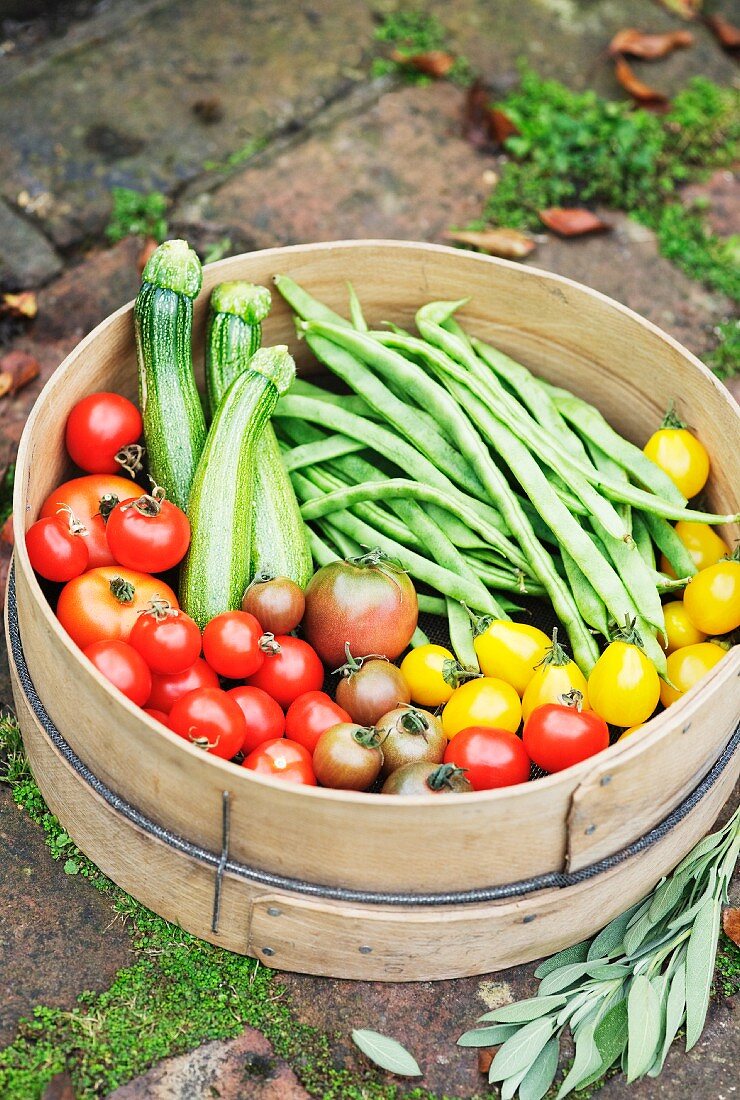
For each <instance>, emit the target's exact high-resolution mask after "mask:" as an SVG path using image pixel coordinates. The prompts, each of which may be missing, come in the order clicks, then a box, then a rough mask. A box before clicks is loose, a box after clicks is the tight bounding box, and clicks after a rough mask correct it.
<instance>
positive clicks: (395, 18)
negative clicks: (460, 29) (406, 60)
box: [371, 8, 473, 87]
mask: <svg viewBox="0 0 740 1100" xmlns="http://www.w3.org/2000/svg"><path fill="white" fill-rule="evenodd" d="M374 37H375V40H376V42H382V43H383V44H384V45H386V46H387V47H388V50H389V52H391V51H393V50H395V51H397V52H398V53H399V54H403V55H405V56H407V57H412V56H413V55H414V54H420V53H429V52H430V51H432V50H442V51H446V52H449V45H448V34H447V31H446V30H445V28H444V26H443V25H442V24H441V23H440V21H439V19H437V17H436V16H435V15H430V14H429V13H428V12H425V11H421V10H419V9H416V8H403V9H401V10H400V11H395V12H389V13H388V14H387V15H385V16H383V17H382V19H381V21H380V23H379V24H378V26H377V27H376V28H375V34H374ZM371 72H372V75H373V76H388V75H392V76H400V77H401V78H402V79H403V80H404V81H406V82H407V83H408V84H422V85H423V84H431V82H432V80H431V77H429V76H426V75H425V74H424V73H420V72H416V71H415V70H414V69H412V68H409V67H408V66H406V65H403V64H401V63H400V62H398V61H394V60H392V59H391V58H390V57H375V58H373V62H372V66H371ZM446 79H447V80H451V81H452V82H453V83H454V84H460V85H461V86H462V87H466V86H467V85H468V84H470V83H471V81H472V80H473V68H472V66H471V64H470V62H469V61H468V59H467V58H466V57H456V58H455V62H454V64H453V66H452V68H451V69H450V71H449V73H448V74H447V77H446Z"/></svg>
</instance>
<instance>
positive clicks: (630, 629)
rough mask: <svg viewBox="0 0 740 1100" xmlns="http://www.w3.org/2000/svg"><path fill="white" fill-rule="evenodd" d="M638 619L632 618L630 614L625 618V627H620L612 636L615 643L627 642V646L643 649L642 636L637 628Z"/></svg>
mask: <svg viewBox="0 0 740 1100" xmlns="http://www.w3.org/2000/svg"><path fill="white" fill-rule="evenodd" d="M636 623H637V619H635V618H633V617H630V614H629V612H628V613H627V614H626V615H625V617H624V626H619V627H617V629H616V630H615V631H614V633H613V634H612V641H613V642H626V643H627V645H634V646H637V647H638V649H642V648H643V644H642V635H641V634H640V632H639V631H638V629H637V626H636Z"/></svg>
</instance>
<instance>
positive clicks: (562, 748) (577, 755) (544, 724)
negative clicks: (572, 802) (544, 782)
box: [522, 703, 609, 772]
mask: <svg viewBox="0 0 740 1100" xmlns="http://www.w3.org/2000/svg"><path fill="white" fill-rule="evenodd" d="M522 740H523V742H524V747H525V749H526V750H527V752H528V753H529V755H530V757H531V758H532V760H534V762H535V764H539V766H540V767H541V768H544V769H545V771H546V772H560V771H562V770H563V768H569V767H570V766H571V765H572V764H578V763H580V761H581V760H586V759H587V758H588V757H589V756H593V755H594V753H597V752H601V751H602V749H605V748H607V747H608V745H609V727H608V726H607V724H606V722H605V721H604V719H603V718H599V716H598V714H595V713H594V712H593V711H590V710H589V711H585V710H583V711H579V710H576V709H575V707H564V706H561V704H560V703H545V704H544V706H541V707H536V708H535V709H534V710H533V711H532V713H531V714H530V716H529V718H528V719H527V721H526V722H525V723H524V732H523V733H522Z"/></svg>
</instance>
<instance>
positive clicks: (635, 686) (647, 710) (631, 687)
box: [588, 638, 660, 726]
mask: <svg viewBox="0 0 740 1100" xmlns="http://www.w3.org/2000/svg"><path fill="white" fill-rule="evenodd" d="M588 697H589V700H590V702H591V707H592V709H593V710H594V711H595V712H596V713H597V714H598V715H599V716H600V717H601V718H603V719H604V721H605V722H609V723H610V724H611V725H614V726H639V725H642V723H643V722H646V721H647V719H648V718H649V717H650V715H651V714H652V713H653V711H654V710H655V708H656V707H657V705H658V699H659V698H660V680H659V679H658V673H657V671H656V669H655V665H654V664H653V663H652V662H651V661H650V660H648V658H647V657H646V656H645V654H644V653H643V651H642V650H641V649H640V647H639V646H637V645H633V644H632V643H631V642H628V641H623V640H622V639H620V638H618V639H617V640H616V641H614V642H610V644H609V645H608V646H607V647H606V649H605V650H604V652H603V653H602V654H601V656H600V657H599V659H598V661H597V662H596V664H595V665H594V667H593V668H592V669H591V675H590V676H589V678H588Z"/></svg>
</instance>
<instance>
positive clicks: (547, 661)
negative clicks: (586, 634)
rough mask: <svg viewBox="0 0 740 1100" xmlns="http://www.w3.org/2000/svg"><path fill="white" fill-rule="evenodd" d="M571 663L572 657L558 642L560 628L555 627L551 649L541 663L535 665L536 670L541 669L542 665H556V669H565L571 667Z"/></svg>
mask: <svg viewBox="0 0 740 1100" xmlns="http://www.w3.org/2000/svg"><path fill="white" fill-rule="evenodd" d="M570 662H571V659H570V657H569V656H568V654H567V653H566V652H565V650H564V649H563V647H562V646H561V644H560V642H559V641H558V628H557V627H556V626H554V627H553V628H552V645H551V646H550V647H549V649H548V650H547V652H546V653H545V656H544V657H543V658H542V660H541V661H540V663H539V664H538V665H535V668H540V667H541V666H542V665H554V666H555V668H564V667H565V666H566V665H569V664H570Z"/></svg>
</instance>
